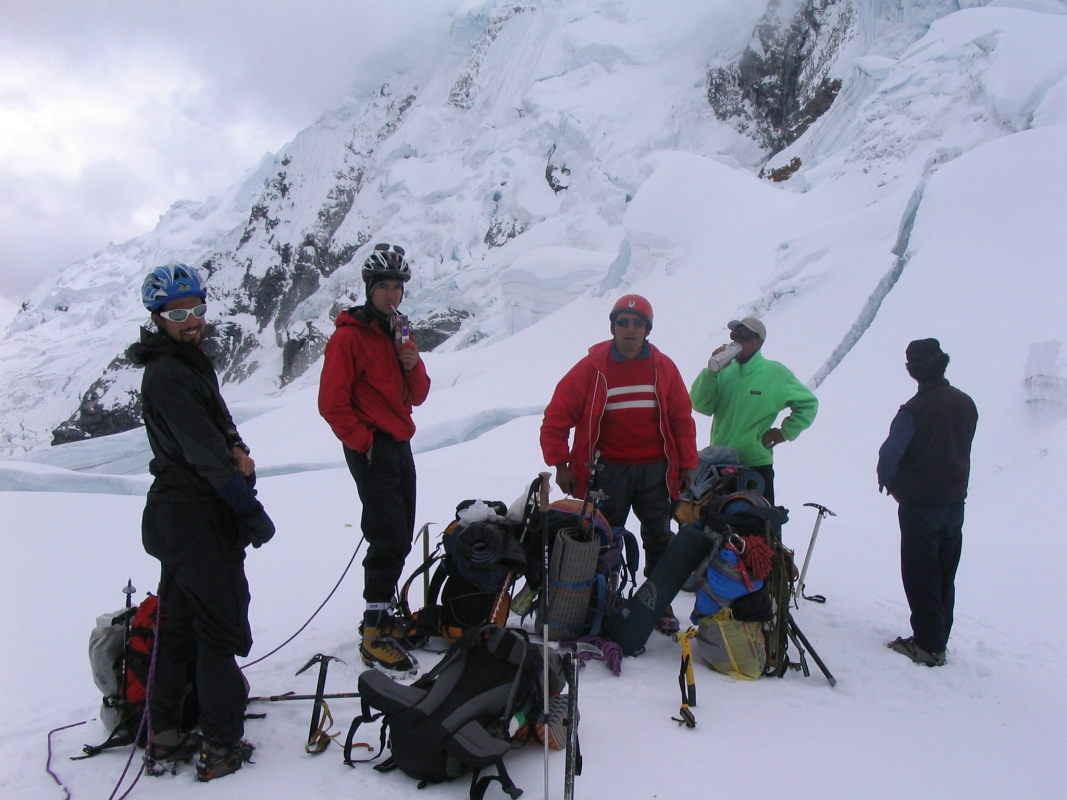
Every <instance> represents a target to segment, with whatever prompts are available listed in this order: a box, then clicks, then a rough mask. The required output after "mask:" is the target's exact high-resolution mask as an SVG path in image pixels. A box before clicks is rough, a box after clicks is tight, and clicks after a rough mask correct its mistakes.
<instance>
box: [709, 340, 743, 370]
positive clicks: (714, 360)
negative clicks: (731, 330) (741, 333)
mask: <svg viewBox="0 0 1067 800" xmlns="http://www.w3.org/2000/svg"><path fill="white" fill-rule="evenodd" d="M739 355H741V345H739V344H738V343H737V342H730V343H729V344H728V345H726V349H725V350H722V351H720V352H718V353H715V354H714V355H712V357H711V358H709V359H708V369H710V370H711V371H712V372H718V371H719V370H720V369H722V368H723V367H725V366H726V365H727V364H729V363H730V362H731V361H733V360H734V359H735V358H737V357H738V356H739Z"/></svg>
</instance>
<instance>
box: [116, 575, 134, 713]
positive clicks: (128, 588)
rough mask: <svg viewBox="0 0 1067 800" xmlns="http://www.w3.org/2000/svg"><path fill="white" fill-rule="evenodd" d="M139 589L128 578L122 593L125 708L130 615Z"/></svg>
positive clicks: (121, 697)
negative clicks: (124, 606) (123, 606)
mask: <svg viewBox="0 0 1067 800" xmlns="http://www.w3.org/2000/svg"><path fill="white" fill-rule="evenodd" d="M136 591H137V589H136V588H134V585H133V579H132V578H127V579H126V585H125V586H124V587H123V588H122V593H123V594H124V595H126V613H125V614H123V615H122V680H121V681H120V682H119V698H118V699H119V703H120V704H121V705H123V706H125V704H126V670H127V668H128V665H127V663H126V651H127V650H128V649H129V646H130V615H131V614H132V610H133V601H132V598H133V594H134V592H136ZM126 711H127V709H126V708H125V707H123V708H121V709H120V712H121V713H122V714H125V713H126Z"/></svg>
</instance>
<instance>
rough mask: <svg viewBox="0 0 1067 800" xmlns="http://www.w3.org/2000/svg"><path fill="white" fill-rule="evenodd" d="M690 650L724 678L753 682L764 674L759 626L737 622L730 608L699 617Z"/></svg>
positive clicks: (763, 645) (763, 658) (762, 646)
mask: <svg viewBox="0 0 1067 800" xmlns="http://www.w3.org/2000/svg"><path fill="white" fill-rule="evenodd" d="M697 626H698V629H697V635H696V641H695V642H694V646H693V649H694V650H695V651H696V652H697V655H699V656H700V657H701V658H702V659H704V661H706V662H707V664H708V666H709V667H711V668H712V669H713V670H715V671H716V672H721V673H723V674H724V675H732V676H733V677H735V678H743V679H745V680H750V681H754V680H756V678H758V677H759V676H760V675H762V674H763V667H764V666H765V665H766V663H767V648H766V646H765V644H764V642H763V629H762V626H761V624H760V623H758V622H738V621H737V620H736V619H734V614H733V611H731V610H730V609H729V608H724V609H722V610H720V611H719V612H718V613H717V614H714V615H710V616H706V617H701V618H700V620H699V622H698V623H697Z"/></svg>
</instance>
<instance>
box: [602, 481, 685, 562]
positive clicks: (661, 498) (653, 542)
mask: <svg viewBox="0 0 1067 800" xmlns="http://www.w3.org/2000/svg"><path fill="white" fill-rule="evenodd" d="M603 467H604V468H603V469H602V470H601V471H600V473H599V474H598V475H597V477H596V479H595V480H596V484H595V488H597V489H601V490H603V491H604V493H605V494H607V498H606V499H605V500H604V502H603V503H601V504H600V510H601V511H602V512H603V513H604V516H605V517H607V519H608V522H609V523H610V524H611V527H613V528H618V527H621V526H623V525H625V524H626V518H627V517H629V516H630V509H631V508H632V509H633V512H634V514H635V515H636V516H637V518H638V519H639V520H640V521H641V546H642V547H643V548H644V551H645V576H646V577H647V576H648V575H651V574H652V570H653V569H655V567H656V564H658V563H659V560H660V556H662V555H663V553H664V551H665V550H666V549H667V545H669V544H670V543H671V537H673V536H674V534H673V533H671V513H672V511H673V510H674V509H673V507H672V503H671V495H670V491H669V490H668V489H667V462H666V461H656V462H654V463H652V464H636V465H635V464H611V463H608V462H606V461H605V462H604V464H603Z"/></svg>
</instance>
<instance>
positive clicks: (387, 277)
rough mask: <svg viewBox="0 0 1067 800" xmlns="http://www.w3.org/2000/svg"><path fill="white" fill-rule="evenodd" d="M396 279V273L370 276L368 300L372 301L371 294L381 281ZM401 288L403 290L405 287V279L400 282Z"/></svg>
mask: <svg viewBox="0 0 1067 800" xmlns="http://www.w3.org/2000/svg"><path fill="white" fill-rule="evenodd" d="M395 280H397V277H396V276H395V275H389V274H378V275H372V276H371V277H370V278H368V279H367V301H368V302H369V301H370V296H371V295H372V294H374V287H376V286H377V285H378V284H379V283H381V282H382V281H395ZM400 289H401V291H403V289H404V283H403V281H401V283H400Z"/></svg>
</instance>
